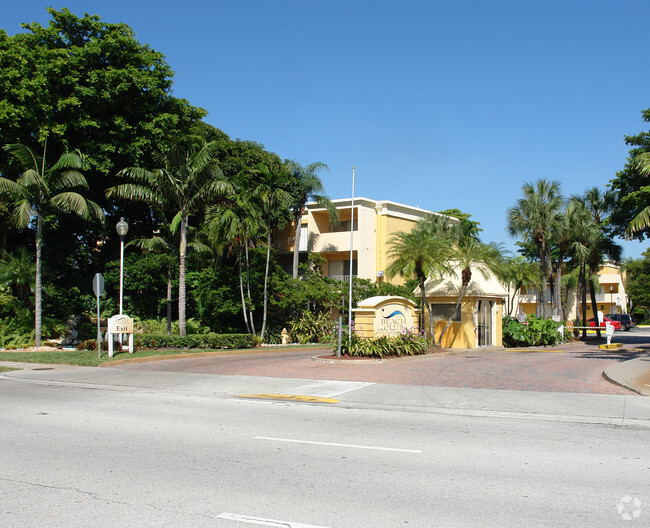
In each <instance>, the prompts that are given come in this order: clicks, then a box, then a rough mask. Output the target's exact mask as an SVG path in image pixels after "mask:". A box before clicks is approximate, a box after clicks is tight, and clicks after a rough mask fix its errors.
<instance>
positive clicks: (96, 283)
mask: <svg viewBox="0 0 650 528" xmlns="http://www.w3.org/2000/svg"><path fill="white" fill-rule="evenodd" d="M93 291H94V292H95V295H96V296H97V297H99V296H100V295H101V294H102V293H104V277H103V276H102V274H101V273H95V276H94V277H93Z"/></svg>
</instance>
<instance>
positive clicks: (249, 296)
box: [245, 240, 255, 335]
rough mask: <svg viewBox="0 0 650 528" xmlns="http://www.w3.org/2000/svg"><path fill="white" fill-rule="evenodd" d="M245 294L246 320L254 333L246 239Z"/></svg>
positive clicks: (249, 265)
mask: <svg viewBox="0 0 650 528" xmlns="http://www.w3.org/2000/svg"><path fill="white" fill-rule="evenodd" d="M245 250H246V295H247V297H248V299H247V304H246V309H247V310H248V320H249V321H250V324H251V332H252V333H253V335H255V321H254V320H253V298H252V297H251V264H250V260H249V258H248V240H246V248H245Z"/></svg>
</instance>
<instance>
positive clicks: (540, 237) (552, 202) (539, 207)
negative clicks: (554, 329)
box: [508, 179, 563, 317]
mask: <svg viewBox="0 0 650 528" xmlns="http://www.w3.org/2000/svg"><path fill="white" fill-rule="evenodd" d="M522 191H523V194H524V197H523V198H520V199H519V200H517V203H516V205H515V206H514V207H511V208H510V209H508V231H509V232H510V234H511V235H512V236H518V237H520V238H522V239H524V240H529V241H532V242H533V243H534V244H535V246H536V247H537V254H538V258H539V262H540V270H541V272H542V276H543V279H544V284H542V287H541V288H540V295H539V297H540V298H539V301H540V304H541V308H542V315H543V316H544V317H547V316H548V306H547V302H546V291H545V290H546V284H549V283H550V279H551V275H552V262H551V240H552V239H553V237H554V235H555V231H556V229H557V227H558V225H559V224H560V222H561V221H560V211H561V208H562V205H563V199H562V196H561V194H560V183H559V182H558V181H548V180H544V179H541V180H537V182H535V183H525V184H524V186H523V188H522ZM552 301H553V299H551V302H552Z"/></svg>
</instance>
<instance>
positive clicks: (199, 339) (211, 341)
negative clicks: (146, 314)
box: [133, 333, 255, 349]
mask: <svg viewBox="0 0 650 528" xmlns="http://www.w3.org/2000/svg"><path fill="white" fill-rule="evenodd" d="M133 344H134V346H136V347H138V348H179V349H181V348H183V349H184V348H203V349H208V348H210V349H221V348H229V349H231V348H252V347H253V346H255V338H254V336H252V335H251V334H214V333H209V334H191V335H187V336H185V337H181V336H179V335H168V334H135V335H134V336H133Z"/></svg>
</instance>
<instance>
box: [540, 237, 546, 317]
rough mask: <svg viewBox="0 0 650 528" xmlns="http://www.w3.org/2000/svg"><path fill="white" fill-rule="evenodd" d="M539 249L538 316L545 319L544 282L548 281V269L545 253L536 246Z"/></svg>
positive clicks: (542, 248)
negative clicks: (540, 273) (539, 285)
mask: <svg viewBox="0 0 650 528" xmlns="http://www.w3.org/2000/svg"><path fill="white" fill-rule="evenodd" d="M538 248H539V266H540V268H541V270H542V284H541V287H540V288H539V289H538V292H539V307H540V315H541V316H542V317H546V313H547V311H548V310H547V306H546V282H547V281H548V269H547V268H546V252H545V251H544V247H543V246H542V245H540V246H538Z"/></svg>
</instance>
